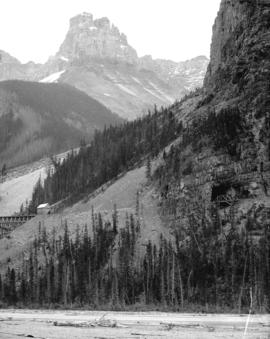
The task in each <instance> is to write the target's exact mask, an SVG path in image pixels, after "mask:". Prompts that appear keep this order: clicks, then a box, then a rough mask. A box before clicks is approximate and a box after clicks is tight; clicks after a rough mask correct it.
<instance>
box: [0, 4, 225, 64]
mask: <svg viewBox="0 0 270 339" xmlns="http://www.w3.org/2000/svg"><path fill="white" fill-rule="evenodd" d="M220 1H221V0H0V4H1V7H0V49H2V50H4V51H6V52H8V53H10V54H11V55H13V56H15V57H16V58H18V59H19V60H20V61H22V62H27V61H29V60H33V61H35V62H45V61H46V60H47V59H48V57H49V56H50V55H54V54H55V53H56V52H57V50H58V48H59V46H60V44H61V43H62V41H63V40H64V38H65V35H66V32H67V30H68V27H69V19H70V18H71V17H72V16H75V15H77V14H79V13H82V12H89V13H92V14H93V15H94V18H100V17H103V16H107V17H108V18H109V19H110V21H111V22H112V23H114V24H115V25H116V26H117V27H118V28H119V30H120V32H122V33H125V34H126V35H127V38H128V42H129V44H130V45H131V46H132V47H134V48H135V49H136V50H137V53H138V55H139V56H143V55H145V54H151V55H152V56H153V58H162V59H171V60H174V61H183V60H186V59H190V58H193V57H195V56H198V55H206V56H209V52H210V42H211V34H212V25H213V23H214V19H215V17H216V14H217V11H218V8H219V4H220Z"/></svg>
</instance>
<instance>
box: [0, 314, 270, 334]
mask: <svg viewBox="0 0 270 339" xmlns="http://www.w3.org/2000/svg"><path fill="white" fill-rule="evenodd" d="M247 323H248V326H247ZM19 337H22V338H24V337H25V338H38V339H53V338H57V339H75V338H82V339H83V338H87V339H92V338H93V339H94V338H95V339H116V338H123V339H129V338H133V339H157V338H158V339H160V338H162V339H163V338H170V339H174V338H175V339H176V338H177V339H181V338H183V339H197V338H200V339H206V338H207V339H214V338H233V339H234V338H235V339H236V338H245V339H251V338H252V339H269V338H270V315H251V316H250V317H249V316H248V315H219V314H177V313H157V312H141V313H135V312H127V313H123V312H91V311H37V310H1V311H0V338H1V339H6V338H7V339H11V338H12V339H16V338H19Z"/></svg>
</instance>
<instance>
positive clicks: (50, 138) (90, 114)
mask: <svg viewBox="0 0 270 339" xmlns="http://www.w3.org/2000/svg"><path fill="white" fill-rule="evenodd" d="M0 101H1V110H0V164H2V165H3V164H4V163H6V164H7V165H8V166H16V165H20V164H23V163H29V162H32V161H34V160H37V159H40V158H41V157H43V156H45V155H47V156H48V155H51V154H56V153H59V152H60V151H65V150H67V149H70V148H72V147H76V146H78V145H79V143H80V140H82V139H84V138H85V139H86V140H87V141H89V140H90V139H91V138H92V137H93V135H94V132H95V130H96V129H102V128H103V127H104V126H105V125H107V126H110V125H111V124H112V125H114V124H117V123H120V122H122V121H123V120H122V119H121V118H120V117H118V116H117V115H115V114H113V113H112V112H111V111H109V110H108V109H107V108H106V107H104V106H103V105H102V104H100V103H99V102H97V101H96V100H94V99H92V98H90V97H89V96H88V95H86V94H85V93H83V92H81V91H79V90H77V89H75V88H73V87H71V86H69V85H61V84H43V83H35V82H26V81H17V80H14V81H11V80H10V81H3V82H0Z"/></svg>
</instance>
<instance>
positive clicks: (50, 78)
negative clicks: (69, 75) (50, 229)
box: [39, 70, 66, 83]
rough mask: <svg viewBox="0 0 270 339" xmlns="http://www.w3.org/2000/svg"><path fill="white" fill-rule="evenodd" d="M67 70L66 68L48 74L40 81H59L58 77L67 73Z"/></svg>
mask: <svg viewBox="0 0 270 339" xmlns="http://www.w3.org/2000/svg"><path fill="white" fill-rule="evenodd" d="M65 71H66V70H63V71H60V72H56V73H53V74H51V75H49V76H47V77H46V78H44V79H42V80H40V81H39V82H47V83H52V82H58V79H59V78H60V77H61V75H62V74H64V73H65Z"/></svg>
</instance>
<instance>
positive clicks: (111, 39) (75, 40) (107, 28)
mask: <svg viewBox="0 0 270 339" xmlns="http://www.w3.org/2000/svg"><path fill="white" fill-rule="evenodd" d="M58 55H59V56H62V57H63V58H67V59H75V58H84V57H96V58H101V59H102V58H105V59H111V60H122V61H125V62H127V63H132V64H133V63H137V60H138V56H137V53H136V51H135V49H134V48H132V47H131V46H130V45H129V44H128V42H127V38H126V36H125V35H124V34H121V33H120V32H119V30H118V28H117V27H115V26H114V25H112V24H111V23H110V21H109V20H108V19H107V18H100V19H96V20H94V19H93V15H92V14H89V13H83V14H80V15H78V16H76V17H74V18H72V19H71V20H70V28H69V31H68V33H67V35H66V38H65V41H64V42H63V44H62V45H61V47H60V50H59V52H58Z"/></svg>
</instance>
